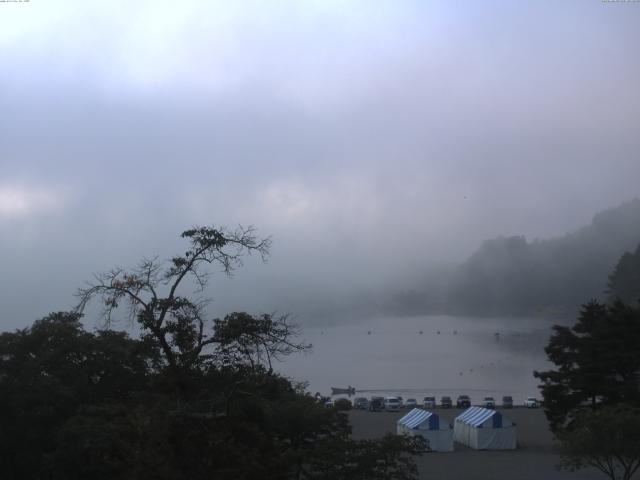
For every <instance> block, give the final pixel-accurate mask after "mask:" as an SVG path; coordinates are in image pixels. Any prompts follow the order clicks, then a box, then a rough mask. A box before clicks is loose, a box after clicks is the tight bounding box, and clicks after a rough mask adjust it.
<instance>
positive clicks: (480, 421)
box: [453, 407, 517, 450]
mask: <svg viewBox="0 0 640 480" xmlns="http://www.w3.org/2000/svg"><path fill="white" fill-rule="evenodd" d="M453 438H454V440H455V441H456V442H459V443H462V444H464V445H467V446H468V447H471V448H474V449H476V450H512V449H515V448H516V446H517V436H516V424H515V423H513V422H512V421H511V420H509V419H507V418H506V417H504V416H503V415H502V414H501V413H500V412H497V411H496V410H490V409H487V408H482V407H471V408H468V409H467V410H465V411H464V412H462V413H461V414H460V415H458V416H457V417H456V419H455V424H454V427H453Z"/></svg>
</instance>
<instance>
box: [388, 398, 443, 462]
mask: <svg viewBox="0 0 640 480" xmlns="http://www.w3.org/2000/svg"><path fill="white" fill-rule="evenodd" d="M397 431H398V435H410V436H415V435H420V436H422V437H423V438H424V439H425V440H426V441H427V444H428V446H429V449H430V450H433V451H435V452H453V430H452V429H451V425H449V423H448V422H443V421H441V420H440V417H439V416H438V415H436V414H435V413H432V412H429V411H427V410H422V409H420V408H414V409H413V410H411V411H410V412H409V413H407V414H406V415H405V416H404V417H402V418H401V419H400V420H398V424H397Z"/></svg>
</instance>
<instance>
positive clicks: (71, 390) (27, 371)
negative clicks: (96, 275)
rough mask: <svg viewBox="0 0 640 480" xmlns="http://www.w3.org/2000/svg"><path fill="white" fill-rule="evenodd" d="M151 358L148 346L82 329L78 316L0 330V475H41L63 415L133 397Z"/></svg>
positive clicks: (152, 353)
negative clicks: (84, 407) (6, 330)
mask: <svg viewBox="0 0 640 480" xmlns="http://www.w3.org/2000/svg"><path fill="white" fill-rule="evenodd" d="M156 359H157V357H156V353H155V351H154V349H153V348H152V347H151V346H149V345H148V344H145V343H144V342H140V341H135V340H132V339H130V338H128V336H127V335H126V334H124V333H119V332H112V331H99V332H97V333H95V334H94V333H88V332H86V331H85V330H84V329H83V328H82V324H81V323H80V315H79V314H77V313H66V312H58V313H52V314H50V315H49V316H47V317H45V318H43V319H42V320H38V321H37V322H35V323H34V324H33V326H32V327H31V328H27V329H24V330H19V331H17V332H14V333H7V332H5V333H2V334H0V425H2V428H0V464H1V465H2V466H3V477H4V476H6V478H10V479H11V478H16V479H20V478H26V479H28V478H39V477H40V476H41V475H43V476H44V473H43V472H45V471H46V470H47V469H48V467H49V464H50V461H51V456H52V454H53V452H54V451H55V450H56V448H57V434H58V431H59V430H60V429H61V428H62V426H63V425H64V423H65V422H66V421H67V419H69V418H71V417H73V416H74V415H76V414H77V413H78V412H79V410H80V409H81V408H82V406H83V405H100V404H106V403H110V402H118V403H122V404H130V403H131V402H133V401H134V397H135V396H136V395H137V394H138V393H139V392H142V391H144V390H145V389H146V388H147V382H148V379H149V373H150V371H151V369H152V368H153V364H154V363H155V362H156Z"/></svg>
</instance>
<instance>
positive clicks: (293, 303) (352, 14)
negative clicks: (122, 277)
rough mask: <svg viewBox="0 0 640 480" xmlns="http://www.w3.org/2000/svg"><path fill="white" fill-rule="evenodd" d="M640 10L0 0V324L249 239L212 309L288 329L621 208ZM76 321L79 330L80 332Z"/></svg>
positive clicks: (630, 174)
mask: <svg viewBox="0 0 640 480" xmlns="http://www.w3.org/2000/svg"><path fill="white" fill-rule="evenodd" d="M639 21H640V6H639V5H637V4H633V3H612V2H600V1H585V0H576V1H569V0H567V1H563V2H557V1H540V2H531V3H530V4H529V5H528V6H523V5H522V2H513V1H490V2H475V1H457V2H423V1H420V2H412V1H398V0H395V1H380V2H367V1H346V2H334V1H309V2H294V1H278V2H273V3H269V4H267V3H265V2H257V1H255V2H242V3H238V2H223V1H219V2H188V1H185V2H155V1H153V2H152V1H141V2H124V1H123V2H119V1H115V2H98V3H84V4H79V3H77V2H71V1H69V2H64V1H56V2H41V1H36V0H34V1H31V2H29V3H1V4H0V87H1V88H0V112H1V114H0V167H1V168H0V264H1V271H2V274H1V275H0V303H1V304H2V310H3V311H2V315H1V316H0V327H2V329H13V328H18V327H24V326H27V325H28V324H30V323H31V322H32V321H33V320H35V319H36V318H39V317H42V316H44V315H46V314H47V313H48V312H50V311H55V310H64V309H69V308H71V307H72V306H73V305H74V301H75V299H74V297H73V293H74V291H75V290H76V288H78V287H79V286H81V285H82V284H83V282H84V281H85V280H86V279H88V278H90V277H91V274H92V273H93V272H99V271H104V270H108V269H110V268H111V267H112V266H114V265H122V266H129V265H133V264H135V262H136V261H137V260H138V259H139V258H141V257H143V256H147V257H149V256H153V255H159V256H160V258H168V257H170V256H171V255H173V254H174V253H179V252H182V251H183V249H184V246H183V244H182V243H181V241H180V239H179V234H180V232H182V231H183V230H185V229H186V228H188V227H190V226H192V225H198V224H215V225H217V226H220V225H222V226H225V225H226V226H229V227H233V226H235V225H237V224H242V225H255V226H256V228H257V229H258V233H259V234H262V235H264V236H272V238H273V242H274V243H273V249H272V255H271V257H270V258H269V260H268V262H267V263H266V264H262V263H261V262H260V261H259V259H257V258H251V259H247V262H246V264H245V267H244V268H243V269H241V270H239V271H238V272H237V273H236V275H235V276H234V278H233V279H227V278H224V277H223V276H220V275H218V276H216V277H214V279H212V282H211V284H210V289H209V291H208V292H207V293H208V294H209V295H210V296H211V297H212V299H213V303H212V304H211V307H210V309H211V315H223V314H224V313H226V312H228V311H231V310H247V311H252V312H261V311H268V312H271V311H279V312H290V313H292V314H293V315H294V317H296V318H297V319H298V320H299V321H300V322H301V323H303V324H307V323H308V324H311V323H322V322H323V321H326V320H327V319H328V318H329V317H330V316H331V312H332V310H339V311H340V312H341V313H340V315H339V317H340V318H341V321H349V320H350V319H353V318H355V316H356V314H355V313H354V315H353V318H352V316H349V315H348V314H345V313H344V312H345V311H348V310H345V307H346V306H350V305H355V304H357V303H358V302H359V299H362V302H363V303H366V302H368V301H370V299H371V298H372V297H375V296H376V295H377V292H380V291H390V290H393V289H398V290H402V289H404V288H411V286H412V285H415V283H416V282H420V281H421V279H423V278H425V277H428V276H430V275H431V276H433V275H436V274H437V273H438V272H440V271H441V270H442V269H443V268H444V267H446V266H447V265H452V264H456V263H459V262H462V261H463V260H464V259H465V258H467V257H468V256H469V255H470V254H471V253H472V252H473V251H474V250H475V249H476V248H477V247H478V246H479V244H480V243H481V242H482V240H484V239H487V238H492V237H495V236H498V235H525V236H526V237H527V238H531V239H532V238H548V237H553V236H558V235H561V234H564V233H565V232H568V231H573V230H575V229H578V228H579V227H581V226H583V225H586V224H588V223H589V222H590V221H591V218H592V216H593V215H594V214H595V213H596V212H597V211H599V210H602V209H604V208H608V207H612V206H616V205H618V204H620V203H622V202H625V201H628V200H630V199H632V198H634V197H638V196H640V190H639V187H638V182H637V180H638V178H640V161H639V160H638V153H637V152H638V147H639V146H640V135H639V133H640V131H639V124H638V118H640V94H639V91H638V85H639V84H640V82H639V80H640V55H638V51H637V45H638V44H639V43H640V30H639V29H638V28H637V26H638V22H639ZM88 320H89V321H90V322H93V321H95V318H93V317H92V318H89V319H88Z"/></svg>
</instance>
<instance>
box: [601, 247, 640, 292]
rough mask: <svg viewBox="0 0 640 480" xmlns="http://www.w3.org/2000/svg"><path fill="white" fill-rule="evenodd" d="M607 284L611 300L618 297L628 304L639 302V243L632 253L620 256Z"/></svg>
mask: <svg viewBox="0 0 640 480" xmlns="http://www.w3.org/2000/svg"><path fill="white" fill-rule="evenodd" d="M607 286H608V290H607V293H608V294H609V298H610V300H611V301H615V300H616V299H618V300H622V301H623V302H625V303H628V304H630V305H634V304H637V303H638V302H640V244H639V245H638V248H636V251H635V252H634V253H630V252H626V253H625V254H624V255H622V257H620V260H619V261H618V263H617V265H616V266H615V269H614V270H613V273H612V274H611V275H609V283H608V284H607Z"/></svg>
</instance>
